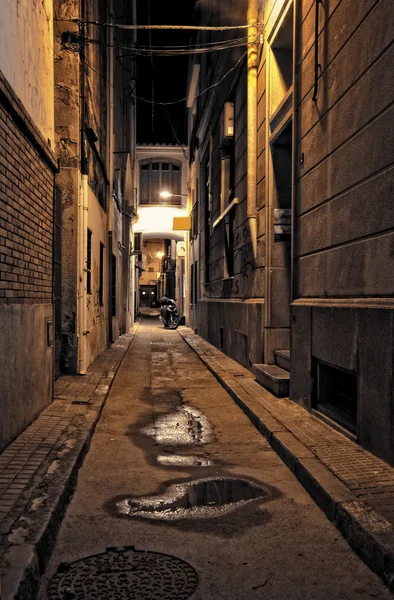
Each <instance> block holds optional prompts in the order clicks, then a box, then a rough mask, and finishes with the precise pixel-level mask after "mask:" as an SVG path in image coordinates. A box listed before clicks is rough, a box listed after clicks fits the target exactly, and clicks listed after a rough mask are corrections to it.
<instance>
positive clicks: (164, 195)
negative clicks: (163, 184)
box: [159, 191, 187, 198]
mask: <svg viewBox="0 0 394 600" xmlns="http://www.w3.org/2000/svg"><path fill="white" fill-rule="evenodd" d="M159 195H160V198H172V197H173V196H176V197H177V198H187V194H173V193H172V192H167V191H163V192H160V194H159Z"/></svg>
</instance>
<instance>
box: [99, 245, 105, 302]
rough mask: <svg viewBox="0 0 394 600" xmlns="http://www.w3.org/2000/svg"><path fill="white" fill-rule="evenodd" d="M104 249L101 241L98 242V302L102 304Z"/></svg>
mask: <svg viewBox="0 0 394 600" xmlns="http://www.w3.org/2000/svg"><path fill="white" fill-rule="evenodd" d="M104 250H105V246H104V244H103V242H100V271H99V303H100V306H104Z"/></svg>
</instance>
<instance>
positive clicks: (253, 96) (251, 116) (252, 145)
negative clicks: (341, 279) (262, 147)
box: [247, 0, 258, 260]
mask: <svg viewBox="0 0 394 600" xmlns="http://www.w3.org/2000/svg"><path fill="white" fill-rule="evenodd" d="M257 15H258V11H257V0H249V7H248V12H247V21H248V27H249V28H248V42H249V44H248V92H247V94H248V127H247V132H248V154H247V163H248V167H247V168H248V171H247V173H248V181H247V194H248V200H247V202H248V204H247V218H248V223H249V231H250V239H251V243H252V251H253V258H254V259H255V260H256V256H257V212H256V200H257V43H256V38H257Z"/></svg>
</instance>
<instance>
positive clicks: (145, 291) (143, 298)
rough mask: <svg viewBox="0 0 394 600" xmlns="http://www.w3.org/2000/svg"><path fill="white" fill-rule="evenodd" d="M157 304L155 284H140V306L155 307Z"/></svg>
mask: <svg viewBox="0 0 394 600" xmlns="http://www.w3.org/2000/svg"><path fill="white" fill-rule="evenodd" d="M156 305H157V287H156V286H155V285H141V286H140V307H141V308H155V306H156Z"/></svg>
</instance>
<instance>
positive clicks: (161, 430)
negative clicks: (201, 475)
mask: <svg viewBox="0 0 394 600" xmlns="http://www.w3.org/2000/svg"><path fill="white" fill-rule="evenodd" d="M142 433H145V435H149V436H151V437H154V438H155V440H156V443H157V444H160V445H161V446H196V445H200V444H207V443H208V442H209V441H211V439H212V428H211V425H210V423H209V421H208V419H207V418H206V416H205V415H204V414H203V413H202V412H201V411H199V410H197V409H196V408H194V407H192V406H187V405H183V406H180V407H179V408H178V409H177V410H175V411H174V412H171V413H170V414H167V415H162V416H159V417H158V418H157V419H156V420H155V424H154V425H153V427H145V428H144V429H143V430H142Z"/></svg>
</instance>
